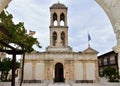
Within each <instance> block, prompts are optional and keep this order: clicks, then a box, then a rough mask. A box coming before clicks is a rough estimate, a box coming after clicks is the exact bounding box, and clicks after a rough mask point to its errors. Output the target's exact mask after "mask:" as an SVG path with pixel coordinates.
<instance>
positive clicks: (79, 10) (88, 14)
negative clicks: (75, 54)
mask: <svg viewBox="0 0 120 86" xmlns="http://www.w3.org/2000/svg"><path fill="white" fill-rule="evenodd" d="M54 3H57V1H55V0H12V2H11V3H10V5H9V7H8V11H9V12H10V13H12V15H13V17H14V19H13V20H14V21H15V22H20V21H22V22H24V23H25V27H26V29H28V30H34V31H36V34H35V37H36V38H38V40H39V41H40V43H41V45H42V46H43V48H42V49H38V50H39V51H45V48H46V47H47V46H48V45H49V41H50V39H49V38H50V37H49V35H50V34H49V24H50V10H49V7H50V6H51V5H52V4H54ZM60 3H63V4H65V5H66V6H67V7H68V26H69V31H68V32H69V38H68V39H69V45H70V46H71V47H73V50H74V51H82V50H84V49H85V48H87V46H88V45H87V44H88V42H87V34H88V32H90V35H91V36H92V40H91V42H90V43H91V47H93V48H94V49H96V50H98V51H100V53H103V52H106V51H109V50H111V49H112V47H113V46H114V45H115V44H116V39H115V34H114V32H113V29H112V26H111V23H110V21H109V19H108V17H107V15H106V14H105V12H104V11H103V9H102V8H101V7H100V6H99V5H98V4H97V3H96V2H95V1H94V0H60ZM106 33H107V34H106Z"/></svg>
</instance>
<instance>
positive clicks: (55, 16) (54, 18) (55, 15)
mask: <svg viewBox="0 0 120 86" xmlns="http://www.w3.org/2000/svg"><path fill="white" fill-rule="evenodd" d="M57 24H58V22H57V14H56V13H54V14H53V25H54V26H57Z"/></svg>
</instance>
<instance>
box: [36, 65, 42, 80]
mask: <svg viewBox="0 0 120 86" xmlns="http://www.w3.org/2000/svg"><path fill="white" fill-rule="evenodd" d="M35 77H36V80H44V63H36V72H35Z"/></svg>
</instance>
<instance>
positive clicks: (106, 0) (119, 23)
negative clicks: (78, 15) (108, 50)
mask: <svg viewBox="0 0 120 86" xmlns="http://www.w3.org/2000/svg"><path fill="white" fill-rule="evenodd" d="M96 2H97V3H98V4H99V5H100V6H101V7H102V8H103V9H104V11H105V12H106V14H107V15H108V17H109V19H110V21H111V24H112V26H113V29H114V33H115V34H116V39H117V45H116V46H115V47H113V50H114V51H115V52H116V53H118V67H119V74H120V11H119V10H120V0H96Z"/></svg>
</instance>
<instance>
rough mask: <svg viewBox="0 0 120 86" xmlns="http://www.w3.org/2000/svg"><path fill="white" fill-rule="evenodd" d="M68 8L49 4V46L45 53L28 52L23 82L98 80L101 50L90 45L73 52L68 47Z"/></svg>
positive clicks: (59, 4)
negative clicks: (98, 58)
mask: <svg viewBox="0 0 120 86" xmlns="http://www.w3.org/2000/svg"><path fill="white" fill-rule="evenodd" d="M67 11H68V9H67V7H66V6H65V5H64V4H61V3H55V4H53V5H52V6H51V7H50V27H49V29H50V45H49V46H48V47H47V48H46V51H45V52H40V53H31V54H26V56H25V63H24V82H46V81H49V82H68V81H75V82H84V81H88V82H89V81H90V82H97V81H98V60H97V54H98V52H97V51H96V50H94V49H92V48H91V47H90V46H89V47H88V48H87V49H86V50H84V51H82V52H73V51H72V47H70V46H68V25H67Z"/></svg>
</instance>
